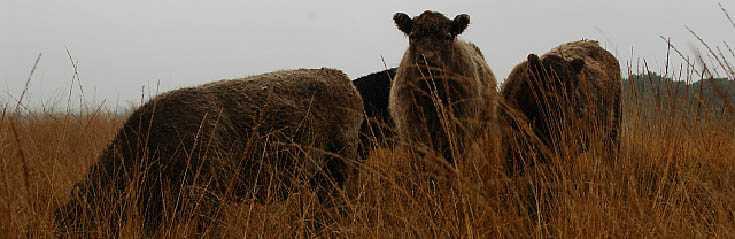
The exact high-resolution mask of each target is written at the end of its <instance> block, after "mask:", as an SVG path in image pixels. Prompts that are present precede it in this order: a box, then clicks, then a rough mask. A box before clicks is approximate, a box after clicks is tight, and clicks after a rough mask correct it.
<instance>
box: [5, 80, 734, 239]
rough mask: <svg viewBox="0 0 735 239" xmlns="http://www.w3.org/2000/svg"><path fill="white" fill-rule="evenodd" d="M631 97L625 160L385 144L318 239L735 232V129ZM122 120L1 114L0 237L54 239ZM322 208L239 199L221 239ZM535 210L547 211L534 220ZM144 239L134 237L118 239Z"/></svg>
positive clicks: (683, 108) (284, 230) (289, 224)
mask: <svg viewBox="0 0 735 239" xmlns="http://www.w3.org/2000/svg"><path fill="white" fill-rule="evenodd" d="M628 93H629V94H626V98H625V100H624V104H625V105H624V112H625V113H624V120H623V132H622V150H621V152H620V155H618V158H616V159H611V160H603V159H601V158H599V157H596V156H594V155H582V156H580V157H579V158H575V159H574V160H570V161H552V162H551V163H549V164H550V165H548V167H538V169H536V170H534V169H532V170H531V172H529V173H528V174H526V175H524V176H516V177H508V176H506V174H505V173H504V169H503V164H502V161H501V160H499V159H495V158H491V157H487V155H479V154H477V155H470V156H468V157H467V158H465V160H463V161H462V163H461V164H459V165H457V167H456V168H453V167H448V166H447V165H446V164H445V163H443V161H441V159H437V158H417V157H416V156H414V155H411V154H408V153H405V152H403V151H402V150H401V149H398V148H380V149H377V150H375V151H374V152H373V154H372V156H371V158H370V159H369V160H367V161H365V162H364V163H363V164H362V165H361V166H362V168H361V172H360V183H359V187H358V190H357V191H356V194H355V195H354V196H353V197H352V198H351V199H350V200H349V201H348V205H349V208H350V213H349V214H348V215H346V216H344V217H340V218H338V219H337V220H336V221H335V222H333V223H332V224H330V225H328V226H326V227H325V228H323V230H322V231H321V233H323V234H322V235H330V236H346V237H378V238H382V237H470V236H471V237H481V238H485V237H511V238H515V237H519V236H520V237H547V236H556V237H611V236H612V237H730V236H732V235H735V234H734V233H735V197H734V196H735V125H734V123H733V121H732V120H730V119H729V118H727V117H724V116H722V115H721V114H720V113H719V112H720V111H718V110H716V109H712V110H710V109H709V108H698V106H696V104H676V103H677V101H674V99H677V98H675V97H674V96H671V97H669V96H662V97H661V99H659V100H661V101H662V102H663V104H661V105H662V106H661V107H659V108H656V107H650V106H648V101H641V100H639V98H637V97H636V96H635V94H634V92H628ZM122 120H123V118H121V117H119V116H115V115H112V114H95V115H89V116H85V117H75V116H69V115H54V114H31V115H23V116H20V115H14V114H9V113H7V112H6V114H5V116H4V117H3V118H2V121H1V122H0V155H3V157H2V158H1V160H2V161H0V175H2V178H0V181H1V182H2V183H0V200H2V201H3V202H6V203H4V204H1V205H0V217H1V218H3V220H1V221H2V223H0V237H3V238H8V237H17V236H24V235H28V236H32V237H49V236H52V235H53V229H54V225H53V221H52V213H53V210H54V208H56V207H58V206H60V205H63V203H65V201H66V200H68V193H69V190H70V188H71V185H72V184H73V183H75V182H77V181H78V180H81V179H82V178H83V176H84V175H85V172H86V169H87V168H88V167H89V166H90V165H91V164H93V163H94V162H95V161H96V160H97V157H98V154H99V153H100V152H101V151H102V149H103V148H104V147H105V146H106V145H107V143H108V142H109V141H110V140H111V137H113V135H114V132H115V130H116V128H117V127H119V126H120V125H121V122H122ZM531 197H536V198H537V199H536V200H530V198H531ZM545 199H548V200H545ZM529 202H538V203H537V204H536V205H529ZM320 207H321V205H320V204H319V203H318V200H316V199H315V197H313V193H311V192H309V191H308V188H303V189H297V190H296V192H294V193H291V194H290V196H289V197H288V198H287V199H286V200H284V201H275V200H274V201H268V202H256V201H243V202H230V203H228V204H225V205H224V206H223V213H224V215H225V216H224V221H223V222H221V223H222V225H223V226H222V228H223V231H224V232H223V234H225V235H227V236H231V237H245V236H259V237H294V236H296V237H301V236H311V235H313V234H310V233H314V231H313V230H310V229H309V228H310V227H311V226H310V225H311V221H313V220H314V218H315V216H314V215H315V213H314V212H315V211H319V210H323V209H320ZM529 207H533V208H536V209H537V210H538V211H540V212H541V213H538V214H529V213H528V209H529ZM529 215H535V216H529ZM169 227H171V228H174V229H176V228H178V229H181V228H180V227H182V226H180V225H179V226H177V225H169ZM183 227H186V225H183ZM168 230H169V232H171V231H173V232H174V233H162V234H161V235H168V236H171V237H176V236H181V234H176V233H175V232H177V231H178V230H173V229H168ZM181 231H186V232H191V231H192V230H181ZM141 233H142V232H141V231H140V230H128V231H123V232H122V236H123V237H125V238H135V237H138V236H141V235H142V234H141Z"/></svg>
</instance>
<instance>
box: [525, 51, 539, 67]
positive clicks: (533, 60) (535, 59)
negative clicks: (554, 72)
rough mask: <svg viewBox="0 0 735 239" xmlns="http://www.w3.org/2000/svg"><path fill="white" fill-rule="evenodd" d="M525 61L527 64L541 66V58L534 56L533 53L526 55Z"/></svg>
mask: <svg viewBox="0 0 735 239" xmlns="http://www.w3.org/2000/svg"><path fill="white" fill-rule="evenodd" d="M526 59H527V60H528V64H534V65H536V64H541V58H539V57H538V55H536V54H533V53H531V54H528V56H527V57H526Z"/></svg>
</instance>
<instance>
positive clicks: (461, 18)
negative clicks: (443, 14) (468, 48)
mask: <svg viewBox="0 0 735 239" xmlns="http://www.w3.org/2000/svg"><path fill="white" fill-rule="evenodd" d="M469 24H470V16H469V15H467V14H460V15H457V16H456V17H454V20H453V21H452V27H451V29H450V31H451V33H452V35H454V36H456V35H459V34H461V33H462V32H464V30H465V29H467V25H469Z"/></svg>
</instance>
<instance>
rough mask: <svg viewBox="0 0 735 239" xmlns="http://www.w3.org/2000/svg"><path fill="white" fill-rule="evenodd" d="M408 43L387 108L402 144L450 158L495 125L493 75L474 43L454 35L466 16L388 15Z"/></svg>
mask: <svg viewBox="0 0 735 239" xmlns="http://www.w3.org/2000/svg"><path fill="white" fill-rule="evenodd" d="M393 20H394V21H395V24H396V26H397V27H398V29H399V30H401V31H402V32H403V33H405V34H406V35H407V36H408V39H409V47H408V49H407V50H406V52H405V53H404V55H403V59H402V60H401V64H400V66H399V67H398V71H397V72H396V77H395V79H394V81H393V85H392V87H391V90H390V98H389V109H390V113H391V116H392V117H393V120H394V122H395V124H396V128H397V131H398V134H399V137H400V139H401V141H402V143H403V144H406V145H411V146H413V147H416V149H418V150H419V153H425V152H432V151H433V152H436V153H438V154H440V155H442V156H444V159H446V160H448V161H449V162H450V163H451V162H454V161H455V160H454V158H455V157H461V154H462V152H463V151H464V148H465V143H466V141H468V140H477V137H478V136H481V135H483V133H488V132H490V133H492V132H494V131H495V130H496V129H495V127H496V125H495V121H496V112H495V110H496V109H495V108H496V101H497V92H496V83H495V75H494V74H493V72H492V70H491V69H490V67H489V66H488V65H487V63H486V62H485V57H484V56H483V55H482V53H481V52H480V49H479V48H478V47H477V46H475V45H473V44H471V43H467V42H465V41H463V40H461V39H459V38H458V37H457V36H458V35H459V34H461V33H462V32H464V30H465V29H466V28H467V25H468V24H469V23H470V17H469V16H468V15H465V14H461V15H458V16H456V17H455V18H454V20H450V19H449V18H447V17H446V16H444V15H442V14H441V13H438V12H434V11H429V10H427V11H425V12H424V13H423V14H421V15H419V16H416V17H414V18H411V17H409V16H408V15H406V14H403V13H397V14H395V16H394V17H393Z"/></svg>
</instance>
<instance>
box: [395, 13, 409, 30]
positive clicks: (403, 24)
mask: <svg viewBox="0 0 735 239" xmlns="http://www.w3.org/2000/svg"><path fill="white" fill-rule="evenodd" d="M393 22H395V23H396V26H397V27H398V30H401V31H402V32H403V33H406V34H409V33H411V29H412V28H413V20H411V17H409V16H408V15H406V14H405V13H400V12H399V13H396V14H395V15H393Z"/></svg>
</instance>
